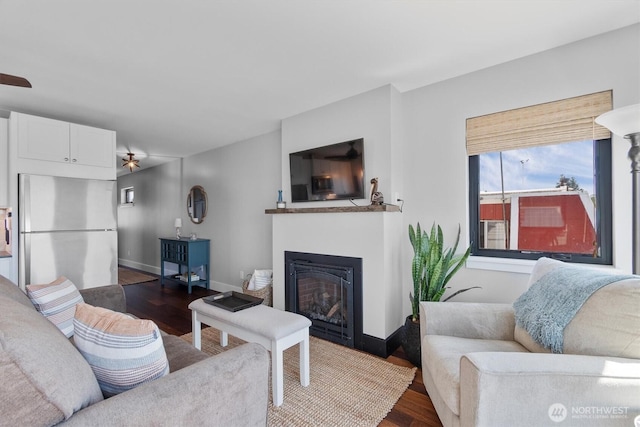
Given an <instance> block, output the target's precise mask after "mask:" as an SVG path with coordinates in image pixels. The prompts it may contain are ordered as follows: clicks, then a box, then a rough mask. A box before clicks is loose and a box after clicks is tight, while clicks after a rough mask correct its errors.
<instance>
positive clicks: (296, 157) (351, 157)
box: [289, 138, 364, 202]
mask: <svg viewBox="0 0 640 427" xmlns="http://www.w3.org/2000/svg"><path fill="white" fill-rule="evenodd" d="M289 167H290V169H289V170H290V172H291V201H292V202H313V201H321V200H344V199H363V198H364V139H363V138H360V139H354V140H352V141H345V142H340V143H338V144H332V145H327V146H324V147H318V148H312V149H310V150H304V151H299V152H297V153H291V154H289Z"/></svg>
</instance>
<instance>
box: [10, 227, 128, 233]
mask: <svg viewBox="0 0 640 427" xmlns="http://www.w3.org/2000/svg"><path fill="white" fill-rule="evenodd" d="M102 231H118V229H117V228H92V229H89V230H84V229H82V230H42V231H21V232H20V234H52V233H77V232H82V233H84V232H102Z"/></svg>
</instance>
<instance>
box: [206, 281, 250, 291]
mask: <svg viewBox="0 0 640 427" xmlns="http://www.w3.org/2000/svg"><path fill="white" fill-rule="evenodd" d="M209 287H210V288H211V289H213V290H214V291H218V292H229V291H236V292H242V286H234V285H229V284H227V283H221V282H213V281H212V282H211V284H210V286H209Z"/></svg>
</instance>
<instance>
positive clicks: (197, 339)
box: [191, 311, 202, 350]
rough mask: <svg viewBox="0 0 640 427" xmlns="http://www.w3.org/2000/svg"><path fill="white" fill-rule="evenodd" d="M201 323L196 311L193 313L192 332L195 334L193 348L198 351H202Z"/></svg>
mask: <svg viewBox="0 0 640 427" xmlns="http://www.w3.org/2000/svg"><path fill="white" fill-rule="evenodd" d="M200 325H201V322H200V320H198V313H197V312H196V311H192V312H191V332H193V346H194V347H195V348H197V349H198V350H201V348H200V347H201V345H202V344H201V341H200V329H201V326H200Z"/></svg>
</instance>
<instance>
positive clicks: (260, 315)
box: [189, 299, 311, 406]
mask: <svg viewBox="0 0 640 427" xmlns="http://www.w3.org/2000/svg"><path fill="white" fill-rule="evenodd" d="M189 308H190V309H191V319H192V330H193V345H194V346H195V347H196V348H197V349H200V347H201V342H200V328H201V324H202V323H204V324H205V325H209V326H213V327H214V328H216V329H219V330H220V345H222V346H223V347H226V346H227V343H228V340H227V334H231V335H233V336H234V337H238V338H240V339H242V340H245V341H249V342H255V343H258V344H261V345H262V346H263V347H264V348H266V349H267V350H269V351H270V352H271V389H272V398H273V405H274V406H280V405H282V401H283V400H284V378H283V361H282V352H283V351H284V350H286V349H288V348H289V347H291V346H293V345H295V344H298V343H300V384H302V386H304V387H306V386H308V385H309V326H311V321H310V320H309V319H307V318H306V317H304V316H301V315H299V314H296V313H291V312H288V311H282V310H277V309H275V308H271V307H268V306H266V305H257V306H255V307H250V308H247V309H244V310H240V311H236V312H231V311H228V310H225V309H222V308H218V307H215V306H213V305H211V304H207V303H206V302H204V301H203V300H202V299H198V300H195V301H193V302H192V303H191V304H189Z"/></svg>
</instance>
